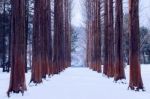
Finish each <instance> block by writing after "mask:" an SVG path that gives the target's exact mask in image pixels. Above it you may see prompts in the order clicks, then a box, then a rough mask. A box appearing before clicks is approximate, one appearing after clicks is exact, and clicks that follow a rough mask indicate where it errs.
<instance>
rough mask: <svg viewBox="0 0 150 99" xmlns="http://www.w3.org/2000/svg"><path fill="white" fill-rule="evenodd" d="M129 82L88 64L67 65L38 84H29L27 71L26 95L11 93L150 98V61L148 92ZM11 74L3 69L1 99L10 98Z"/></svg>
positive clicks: (145, 73) (45, 97) (54, 98)
mask: <svg viewBox="0 0 150 99" xmlns="http://www.w3.org/2000/svg"><path fill="white" fill-rule="evenodd" d="M128 75H129V73H128V68H126V76H127V80H126V82H127V84H120V83H114V82H113V79H108V78H106V77H104V76H103V75H102V74H98V73H96V72H94V71H91V70H90V69H88V68H73V67H70V68H68V69H66V70H65V71H64V72H62V73H61V74H59V75H54V76H53V77H51V78H48V79H47V80H44V81H43V84H40V85H38V86H29V85H28V83H29V80H30V73H28V74H26V79H27V87H28V90H27V92H25V94H24V96H22V95H21V94H11V97H10V99H149V98H150V65H143V66H142V77H143V81H144V85H145V88H146V92H135V91H131V90H128V89H127V88H128ZM8 84H9V74H7V73H2V72H1V71H0V99H8V98H7V96H6V91H7V89H8Z"/></svg>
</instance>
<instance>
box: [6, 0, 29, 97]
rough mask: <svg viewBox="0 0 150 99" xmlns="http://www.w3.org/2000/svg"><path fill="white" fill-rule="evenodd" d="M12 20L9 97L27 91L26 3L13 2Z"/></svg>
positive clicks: (21, 0) (19, 0)
mask: <svg viewBox="0 0 150 99" xmlns="http://www.w3.org/2000/svg"><path fill="white" fill-rule="evenodd" d="M11 4H12V18H11V22H12V23H11V27H12V29H11V30H12V31H11V58H10V59H11V61H10V65H11V75H10V85H9V89H8V92H7V95H8V96H9V95H10V92H14V93H19V92H21V93H22V94H23V93H24V91H25V90H26V89H27V88H26V84H25V69H24V68H25V65H26V64H25V60H26V58H25V54H26V53H25V47H26V42H25V35H26V34H25V2H24V0H12V1H11Z"/></svg>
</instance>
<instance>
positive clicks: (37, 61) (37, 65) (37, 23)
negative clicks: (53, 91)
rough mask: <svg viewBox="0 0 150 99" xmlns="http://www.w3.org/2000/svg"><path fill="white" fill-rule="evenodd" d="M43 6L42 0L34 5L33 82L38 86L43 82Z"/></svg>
mask: <svg viewBox="0 0 150 99" xmlns="http://www.w3.org/2000/svg"><path fill="white" fill-rule="evenodd" d="M41 4H42V3H41V0H36V1H35V3H34V23H33V41H32V42H33V43H32V74H31V82H33V83H36V84H37V83H41V82H42V61H41V54H42V52H41V49H42V48H41V47H42V46H41V8H42V5H41Z"/></svg>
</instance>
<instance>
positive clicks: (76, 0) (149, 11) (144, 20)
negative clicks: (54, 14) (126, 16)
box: [72, 0, 150, 27]
mask: <svg viewBox="0 0 150 99" xmlns="http://www.w3.org/2000/svg"><path fill="white" fill-rule="evenodd" d="M82 2H83V0H73V11H72V24H73V25H75V26H81V25H82V24H83V20H84V17H83V8H82V7H83V5H82ZM127 6H128V0H124V10H125V12H126V11H128V8H127ZM139 9H140V25H141V26H147V27H150V0H140V8H139Z"/></svg>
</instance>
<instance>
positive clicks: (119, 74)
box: [114, 0, 125, 81]
mask: <svg viewBox="0 0 150 99" xmlns="http://www.w3.org/2000/svg"><path fill="white" fill-rule="evenodd" d="M115 11H116V17H115V19H116V20H115V45H116V46H115V56H116V57H115V66H114V68H115V72H114V73H115V74H114V80H115V81H118V80H121V79H125V72H124V64H123V48H122V41H123V40H122V35H123V8H122V0H116V5H115Z"/></svg>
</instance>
